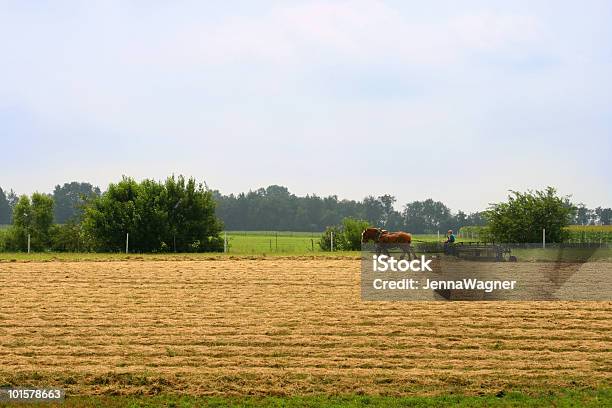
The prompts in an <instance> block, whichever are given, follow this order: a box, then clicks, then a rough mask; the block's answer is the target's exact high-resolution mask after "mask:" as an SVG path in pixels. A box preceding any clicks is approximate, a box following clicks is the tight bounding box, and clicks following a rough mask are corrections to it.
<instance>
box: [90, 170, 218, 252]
mask: <svg viewBox="0 0 612 408" xmlns="http://www.w3.org/2000/svg"><path fill="white" fill-rule="evenodd" d="M83 229H84V231H85V234H86V236H87V237H89V238H91V241H92V242H94V244H95V245H94V246H95V248H96V249H98V250H104V251H122V250H123V249H124V248H125V239H126V233H129V234H130V248H131V249H132V250H133V251H136V252H158V251H169V250H174V249H175V248H176V251H178V252H203V251H219V250H222V248H223V240H222V238H221V237H220V235H219V234H220V232H221V230H222V224H221V222H220V221H219V220H218V219H217V217H216V216H215V202H214V200H213V196H212V193H211V192H210V191H208V190H206V189H205V188H204V187H203V186H202V185H201V184H197V183H196V181H195V180H194V179H189V180H185V178H184V177H182V176H180V177H178V178H175V177H174V176H172V177H170V178H168V179H167V180H166V181H165V182H164V183H160V182H156V181H153V180H144V181H142V182H141V183H137V182H136V181H134V180H133V179H131V178H128V177H124V178H123V179H122V180H121V181H120V182H119V183H117V184H111V185H109V187H108V190H107V191H106V192H105V193H104V194H102V195H101V196H100V197H98V198H95V199H93V200H92V201H91V202H90V203H89V204H88V205H87V206H86V208H85V212H84V215H83Z"/></svg>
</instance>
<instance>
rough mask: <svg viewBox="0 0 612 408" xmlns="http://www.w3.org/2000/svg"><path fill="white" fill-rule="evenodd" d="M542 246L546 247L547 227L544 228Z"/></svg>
mask: <svg viewBox="0 0 612 408" xmlns="http://www.w3.org/2000/svg"><path fill="white" fill-rule="evenodd" d="M542 248H546V228H542Z"/></svg>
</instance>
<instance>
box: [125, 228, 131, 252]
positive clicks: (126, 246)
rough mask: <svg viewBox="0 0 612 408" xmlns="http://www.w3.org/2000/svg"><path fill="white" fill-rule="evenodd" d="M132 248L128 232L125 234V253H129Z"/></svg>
mask: <svg viewBox="0 0 612 408" xmlns="http://www.w3.org/2000/svg"><path fill="white" fill-rule="evenodd" d="M129 248H130V233H129V232H126V233H125V253H126V254H127V253H128V250H129Z"/></svg>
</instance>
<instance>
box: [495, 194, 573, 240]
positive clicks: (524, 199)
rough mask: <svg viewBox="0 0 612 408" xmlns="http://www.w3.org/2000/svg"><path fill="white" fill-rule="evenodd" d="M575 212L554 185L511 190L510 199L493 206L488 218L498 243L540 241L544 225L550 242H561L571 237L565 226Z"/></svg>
mask: <svg viewBox="0 0 612 408" xmlns="http://www.w3.org/2000/svg"><path fill="white" fill-rule="evenodd" d="M574 213H575V207H574V206H573V205H572V204H571V203H570V201H569V197H559V196H557V191H556V190H555V189H554V188H552V187H548V188H547V189H546V190H544V191H535V192H533V191H528V192H526V193H520V192H517V191H511V194H510V195H509V196H508V201H507V202H505V203H498V204H493V205H492V206H491V207H490V209H489V210H488V211H487V218H488V220H489V224H488V227H489V229H490V231H491V235H492V237H493V239H494V240H495V241H497V242H520V243H530V242H540V241H542V229H544V228H545V229H546V241H547V242H562V241H564V240H565V239H567V237H568V231H567V229H566V228H565V227H566V226H568V225H569V223H570V221H571V220H572V218H573V216H574Z"/></svg>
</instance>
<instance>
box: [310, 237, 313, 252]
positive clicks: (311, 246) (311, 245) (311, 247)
mask: <svg viewBox="0 0 612 408" xmlns="http://www.w3.org/2000/svg"><path fill="white" fill-rule="evenodd" d="M310 249H311V250H312V252H314V239H312V238H310Z"/></svg>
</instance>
